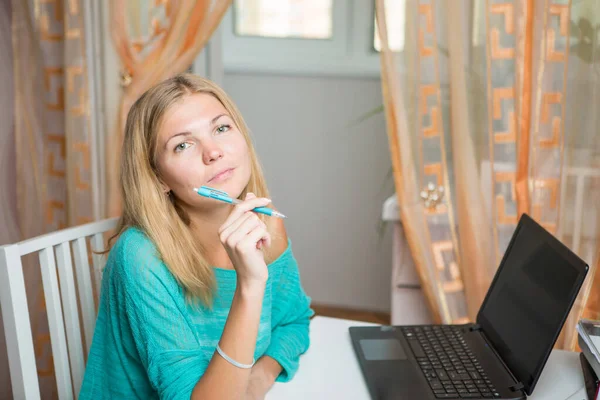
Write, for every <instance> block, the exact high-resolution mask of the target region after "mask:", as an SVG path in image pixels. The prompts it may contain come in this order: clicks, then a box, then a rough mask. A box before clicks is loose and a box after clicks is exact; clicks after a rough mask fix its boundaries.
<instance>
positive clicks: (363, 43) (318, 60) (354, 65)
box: [221, 0, 380, 77]
mask: <svg viewBox="0 0 600 400" xmlns="http://www.w3.org/2000/svg"><path fill="white" fill-rule="evenodd" d="M234 1H235V0H234ZM374 16H375V5H374V2H373V1H365V0H333V7H332V19H333V21H332V38H331V39H302V38H294V37H290V38H270V37H260V36H238V35H236V34H235V33H234V17H235V4H232V5H231V7H229V9H228V10H227V13H226V14H225V16H224V17H223V21H222V22H221V28H222V29H221V32H222V43H223V67H224V69H225V72H228V73H248V72H250V73H271V74H272V73H275V74H292V75H335V76H358V77H379V76H380V61H379V53H378V52H377V51H376V50H375V48H374V46H373V37H374V35H373V31H374Z"/></svg>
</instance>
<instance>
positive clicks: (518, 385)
mask: <svg viewBox="0 0 600 400" xmlns="http://www.w3.org/2000/svg"><path fill="white" fill-rule="evenodd" d="M509 389H510V390H511V391H513V392H518V391H521V390H523V389H525V385H523V384H522V383H521V382H517V383H516V384H515V385H513V386H511V387H510V388H509Z"/></svg>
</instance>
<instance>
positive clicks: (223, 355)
mask: <svg viewBox="0 0 600 400" xmlns="http://www.w3.org/2000/svg"><path fill="white" fill-rule="evenodd" d="M217 353H219V354H220V355H221V357H223V358H224V359H225V361H227V362H228V363H230V364H231V365H234V366H236V367H238V368H242V369H250V368H252V367H253V366H254V363H255V362H256V360H255V359H254V358H253V359H252V364H242V363H239V362H237V361H235V360H234V359H233V358H231V357H229V356H228V355H227V354H225V352H224V351H223V350H222V349H221V347H219V344H218V343H217Z"/></svg>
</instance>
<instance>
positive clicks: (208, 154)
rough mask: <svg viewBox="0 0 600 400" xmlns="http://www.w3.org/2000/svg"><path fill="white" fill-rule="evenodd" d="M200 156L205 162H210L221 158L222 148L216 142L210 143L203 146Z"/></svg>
mask: <svg viewBox="0 0 600 400" xmlns="http://www.w3.org/2000/svg"><path fill="white" fill-rule="evenodd" d="M202 158H203V161H204V163H205V164H212V163H213V162H215V161H217V160H218V159H220V158H223V150H222V149H221V147H220V146H218V145H217V144H215V143H212V144H210V145H208V147H205V148H204V153H203V154H202Z"/></svg>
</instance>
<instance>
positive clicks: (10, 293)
mask: <svg viewBox="0 0 600 400" xmlns="http://www.w3.org/2000/svg"><path fill="white" fill-rule="evenodd" d="M0 305H1V306H2V320H3V322H4V335H5V340H6V348H7V353H8V367H9V369H10V381H11V385H12V392H13V397H14V398H15V399H27V400H32V399H35V400H38V399H39V398H40V387H39V381H38V376H37V368H36V365H35V353H34V351H33V339H32V335H31V324H30V323H29V308H28V307H27V295H26V293H25V279H24V277H23V263H22V262H21V256H20V254H19V246H18V245H9V246H3V247H0Z"/></svg>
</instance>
